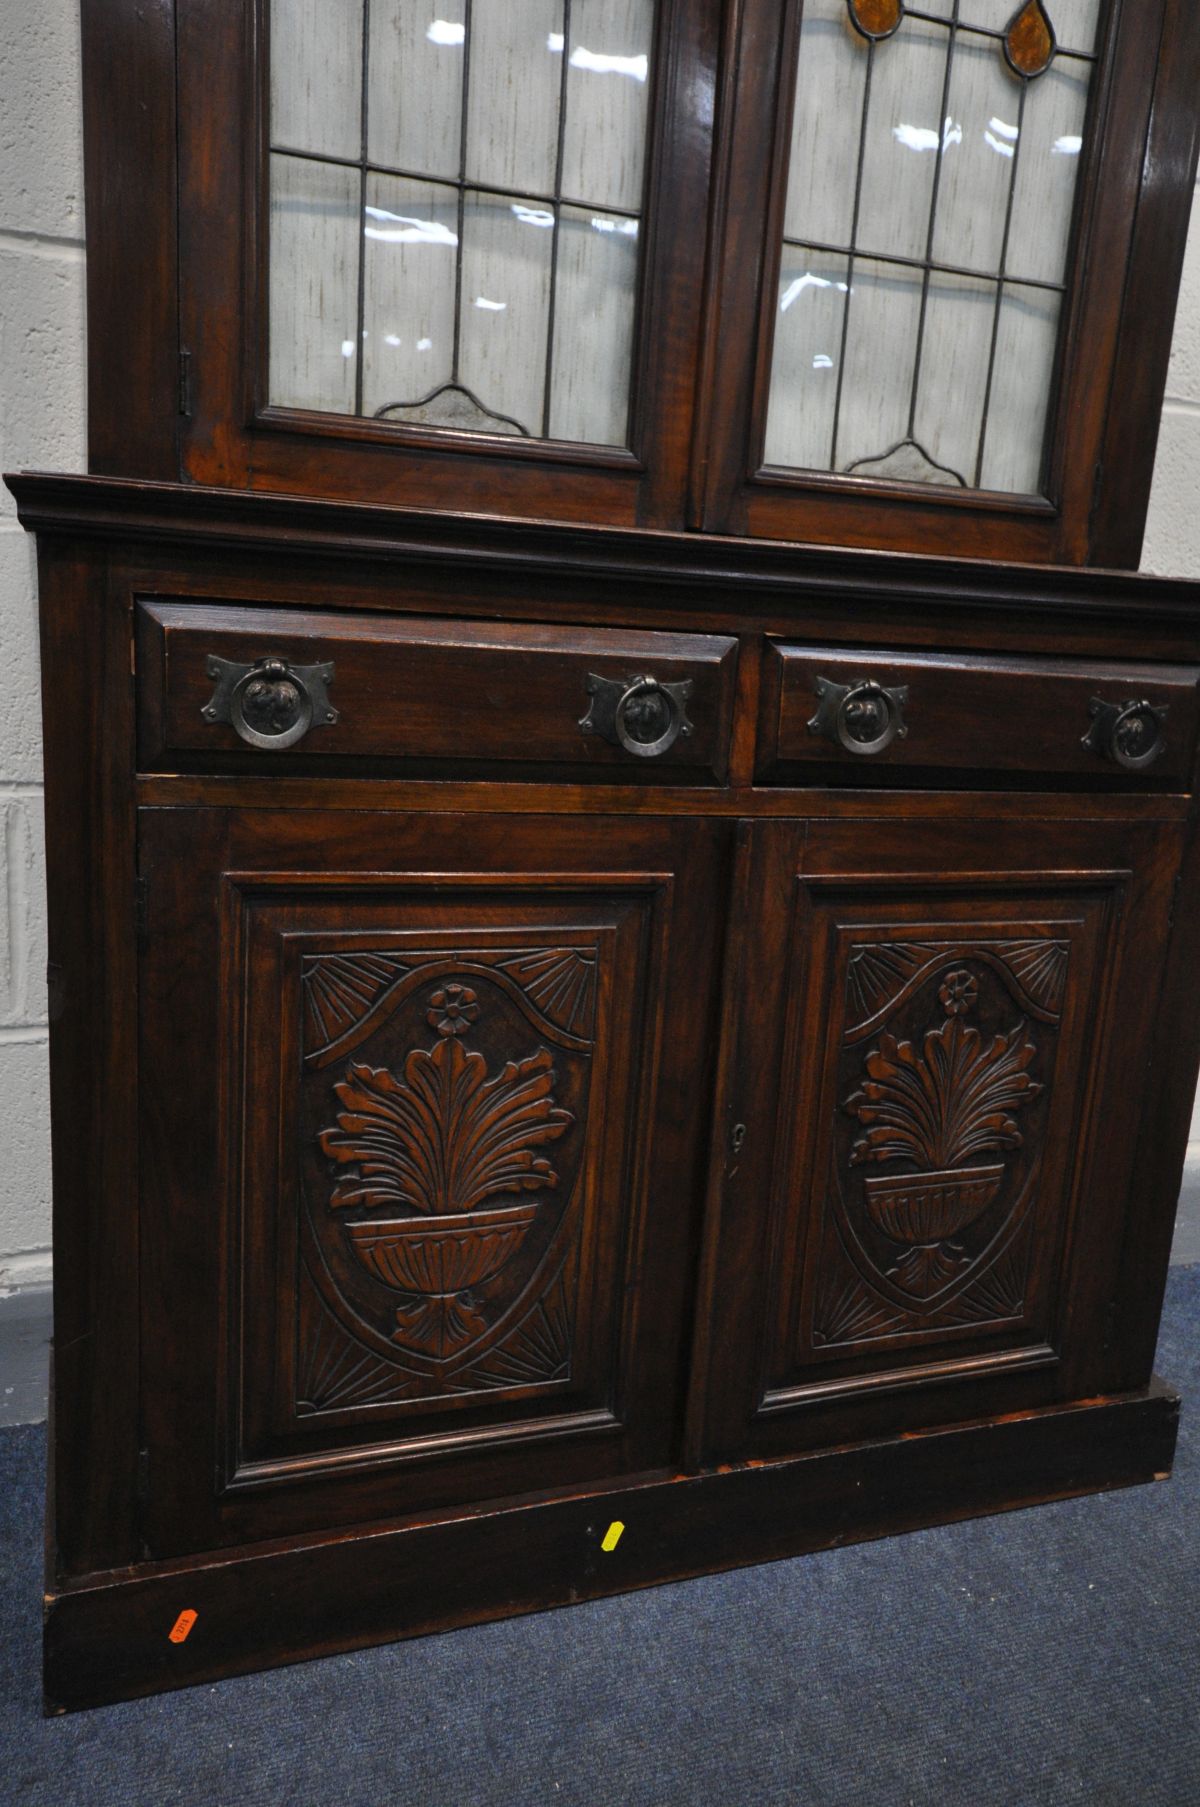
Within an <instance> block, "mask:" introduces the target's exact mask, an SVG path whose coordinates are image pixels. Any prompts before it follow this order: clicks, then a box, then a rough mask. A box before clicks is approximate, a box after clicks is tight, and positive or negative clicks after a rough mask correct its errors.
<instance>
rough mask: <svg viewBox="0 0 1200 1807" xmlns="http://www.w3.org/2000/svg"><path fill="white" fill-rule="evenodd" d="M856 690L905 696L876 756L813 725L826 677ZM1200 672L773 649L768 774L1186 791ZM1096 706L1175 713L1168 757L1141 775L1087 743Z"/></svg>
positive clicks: (765, 737)
mask: <svg viewBox="0 0 1200 1807" xmlns="http://www.w3.org/2000/svg"><path fill="white" fill-rule="evenodd" d="M819 678H821V679H825V680H827V681H828V682H830V683H833V684H837V685H840V686H848V687H851V688H853V687H854V686H857V685H862V684H866V683H870V682H875V683H877V684H879V685H881V686H883V687H885V688H886V689H888V690H900V689H903V690H906V691H907V693H908V694H907V698H906V700H905V702H904V704H903V715H904V721H905V726H906V730H907V732H906V733H905V735H904V736H903V737H901V736H899V735H898V736H897V738H896V739H895V740H893V741H892V742H891V744H890V745H889V746H887V747H884V748H883V749H882V750H881V751H880V752H878V753H867V754H856V753H851V752H849V751H847V750H846V749H845V748H844V747H843V746H841V745H839V744H838V743H837V742H835V741H834V742H831V741H830V740H829V739H828V738H826V737H825V736H824V735H823V734H821V733H818V732H814V731H813V730H811V729H810V727H809V723H810V722H811V721H813V720H815V719H816V716H817V709H818V701H819V699H818V694H817V689H816V684H817V680H818V679H819ZM1198 678H1200V671H1198V670H1197V668H1196V667H1191V668H1190V669H1189V668H1188V667H1186V666H1184V667H1180V666H1170V665H1157V666H1153V665H1122V664H1116V663H1105V662H1103V661H1100V660H1074V661H1068V660H1064V659H1042V660H1033V659H1005V660H991V659H987V658H984V657H975V658H969V657H965V656H963V655H956V656H951V655H949V654H938V653H926V654H923V655H921V656H920V657H918V658H903V659H898V658H897V657H896V656H895V654H894V653H892V652H889V651H886V650H884V651H881V652H876V653H872V652H866V651H863V650H861V649H858V648H856V649H855V650H854V651H848V650H847V649H846V648H845V647H797V646H786V645H778V644H771V645H769V646H768V649H767V656H766V682H765V683H764V686H763V719H762V753H761V764H760V767H759V774H758V775H759V777H760V778H771V777H776V778H777V777H779V776H781V775H782V774H784V773H786V772H791V774H792V776H793V777H795V776H796V775H798V771H802V770H803V769H804V768H806V767H809V768H811V767H812V766H813V765H821V766H828V765H830V764H831V763H832V764H833V765H835V766H837V767H839V768H842V770H843V772H844V773H846V774H847V775H848V774H849V773H852V774H853V775H854V777H855V778H856V779H862V780H864V781H865V782H868V783H869V782H874V781H877V779H878V775H879V773H880V771H881V770H889V771H896V772H897V773H904V774H906V775H907V777H908V778H909V779H910V780H911V778H912V777H913V776H914V775H915V774H917V773H919V772H921V771H925V772H927V773H933V772H953V773H959V772H975V773H980V774H986V773H988V772H1003V773H1005V774H1006V775H1007V774H1016V773H1022V772H1024V773H1045V774H1046V775H1047V777H1051V776H1053V777H1062V778H1075V779H1080V778H1083V779H1086V778H1092V779H1096V780H1103V779H1105V778H1107V779H1109V780H1112V779H1117V778H1129V777H1131V776H1132V777H1135V778H1136V779H1137V781H1138V782H1140V783H1143V784H1149V785H1153V786H1155V787H1156V788H1163V789H1170V788H1173V787H1176V786H1179V785H1186V784H1187V782H1188V775H1189V773H1190V772H1191V769H1192V762H1193V760H1194V759H1195V755H1196V722H1197V713H1198V708H1200V698H1198V697H1197V691H1196V685H1197V679H1198ZM1093 699H1100V700H1102V701H1104V702H1105V703H1111V704H1113V705H1119V706H1124V705H1126V704H1128V703H1130V702H1141V701H1149V702H1151V703H1152V704H1153V705H1154V706H1155V707H1156V708H1163V709H1165V710H1166V717H1165V720H1164V721H1163V723H1162V728H1161V735H1162V742H1161V744H1162V752H1161V753H1160V754H1159V756H1158V757H1157V758H1156V759H1155V760H1154V762H1153V764H1151V765H1150V766H1148V767H1147V768H1146V769H1145V770H1144V771H1143V772H1140V773H1137V774H1131V773H1129V772H1128V771H1126V770H1125V769H1124V768H1122V767H1121V766H1120V765H1118V764H1117V762H1116V761H1115V760H1114V759H1112V758H1111V757H1106V756H1105V755H1104V754H1103V753H1101V752H1100V751H1098V750H1096V749H1095V748H1093V747H1091V746H1088V745H1086V744H1085V742H1086V740H1087V737H1088V735H1089V733H1090V731H1091V729H1092V727H1093V725H1094V717H1093V716H1092V714H1091V713H1090V707H1089V706H1090V704H1091V703H1092V701H1093Z"/></svg>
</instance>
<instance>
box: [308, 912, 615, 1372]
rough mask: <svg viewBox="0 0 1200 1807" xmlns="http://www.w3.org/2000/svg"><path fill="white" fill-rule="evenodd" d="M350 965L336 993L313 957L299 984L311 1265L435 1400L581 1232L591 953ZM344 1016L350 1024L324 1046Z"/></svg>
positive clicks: (342, 1307)
mask: <svg viewBox="0 0 1200 1807" xmlns="http://www.w3.org/2000/svg"><path fill="white" fill-rule="evenodd" d="M356 958H358V959H362V960H365V961H366V962H367V963H368V964H367V966H366V967H363V968H361V969H355V968H354V967H353V965H352V962H351V961H350V960H348V959H347V957H345V956H336V957H333V959H334V960H335V962H336V966H335V969H334V972H333V975H332V977H333V978H334V979H335V980H336V986H337V990H336V996H334V997H331V994H330V992H329V982H330V979H331V974H330V971H329V969H328V967H327V968H326V969H325V970H322V967H321V962H320V957H319V956H318V957H313V958H311V959H310V960H309V961H308V962H307V963H306V968H305V972H304V980H305V985H306V990H307V992H308V995H309V998H310V1000H311V999H312V998H313V997H314V996H317V997H319V998H320V1000H321V1003H322V1010H321V1012H320V1013H319V1014H321V1017H322V1025H323V1027H322V1029H321V1030H320V1031H319V1032H314V1033H313V1035H312V1038H311V1039H312V1041H313V1044H314V1045H313V1046H312V1047H311V1048H310V1049H309V1050H308V1052H307V1055H306V1061H305V1075H304V1079H303V1089H304V1107H303V1109H304V1125H305V1129H304V1136H303V1140H304V1143H305V1147H306V1151H307V1167H306V1184H305V1209H304V1223H303V1234H304V1238H305V1241H306V1243H307V1244H308V1256H307V1259H308V1265H309V1267H310V1271H311V1272H312V1275H313V1278H314V1280H315V1282H316V1284H317V1286H318V1288H319V1289H320V1291H321V1292H322V1294H323V1296H324V1297H325V1300H326V1303H327V1304H328V1305H329V1306H330V1307H331V1308H332V1309H333V1311H334V1312H335V1314H336V1315H337V1316H338V1317H339V1318H340V1319H341V1321H342V1322H343V1323H344V1324H345V1325H346V1327H347V1328H348V1329H349V1330H351V1332H352V1334H353V1335H354V1336H356V1337H357V1338H358V1339H359V1340H360V1341H361V1340H368V1341H369V1343H370V1344H371V1345H372V1346H373V1347H374V1348H375V1349H376V1350H382V1349H385V1348H390V1349H391V1351H392V1352H393V1354H394V1356H395V1358H396V1359H397V1360H398V1361H400V1362H401V1363H402V1364H403V1366H404V1367H405V1369H407V1370H408V1372H409V1373H410V1374H414V1375H417V1376H424V1378H425V1380H426V1382H427V1389H426V1388H423V1389H421V1390H423V1391H424V1390H428V1391H429V1392H430V1393H436V1392H439V1391H441V1390H443V1388H444V1387H445V1386H446V1384H448V1382H449V1381H450V1379H451V1377H452V1376H453V1374H454V1372H455V1370H456V1369H458V1368H460V1367H461V1366H462V1364H464V1363H465V1362H467V1361H475V1360H477V1358H478V1357H479V1355H480V1354H481V1352H482V1351H483V1350H484V1349H485V1348H490V1347H492V1346H493V1345H494V1344H495V1342H496V1341H497V1339H499V1338H500V1337H502V1336H503V1334H504V1331H505V1328H506V1326H508V1325H509V1324H510V1322H511V1320H512V1318H513V1315H514V1313H518V1312H519V1313H526V1312H527V1311H528V1308H529V1305H530V1303H531V1301H532V1300H533V1299H534V1298H535V1297H536V1295H537V1292H538V1289H539V1287H540V1286H549V1285H550V1284H551V1283H552V1282H553V1281H554V1280H555V1278H556V1276H559V1275H560V1274H561V1271H562V1267H563V1258H564V1254H565V1253H566V1252H567V1250H568V1248H569V1246H570V1244H571V1242H572V1239H573V1238H574V1236H575V1235H576V1232H577V1225H578V1218H579V1210H578V1204H579V1199H578V1193H579V1190H580V1187H581V1185H582V1183H583V1169H584V1162H583V1151H584V1148H585V1145H586V1137H587V1118H588V1092H589V1086H590V1076H591V1061H592V1046H593V1044H592V1039H591V1038H592V1033H593V1025H592V1015H593V1012H594V1006H595V1000H594V995H593V994H594V984H595V956H594V950H592V952H591V956H590V957H589V951H588V950H586V949H579V948H565V949H549V950H547V949H536V950H531V951H526V952H525V953H524V954H522V953H520V952H519V951H517V952H514V950H512V949H504V950H486V949H485V950H475V951H470V952H456V953H453V954H447V953H444V952H439V953H422V952H419V951H410V950H408V949H405V951H404V953H403V956H402V958H397V959H396V960H395V961H394V963H393V965H392V966H391V967H390V968H387V967H386V966H385V965H383V964H382V962H383V961H384V959H385V957H384V956H381V955H368V956H358V957H356ZM371 962H375V963H376V964H375V965H374V967H373V968H372V967H371V965H370V963H371ZM355 983H359V984H360V995H359V996H358V1000H357V1003H356V1004H355V1003H352V1002H351V1001H350V998H349V994H348V993H347V989H346V988H347V987H349V988H350V993H353V988H354V984H355ZM314 988H315V989H314ZM339 1011H341V1012H342V1014H344V1016H345V1018H346V1020H347V1021H348V1022H349V1024H350V1027H349V1028H348V1029H345V1030H344V1031H343V1032H342V1033H341V1034H336V1033H335V1034H334V1037H333V1039H332V1041H322V1035H323V1034H324V1033H326V1032H327V1031H328V1029H329V1028H330V1026H331V1024H332V1026H333V1027H334V1028H335V1029H336V1028H338V1027H340V1026H341V1015H340V1014H339ZM312 1014H313V1013H312V1012H310V1021H311V1019H312ZM355 1019H357V1020H355ZM571 1310H572V1312H573V1301H571ZM559 1315H560V1316H561V1313H560V1314H559ZM564 1331H565V1342H566V1345H567V1347H566V1349H564V1352H563V1353H564V1359H565V1357H566V1356H567V1355H568V1354H569V1341H570V1334H569V1325H567V1326H564ZM364 1333H365V1337H364Z"/></svg>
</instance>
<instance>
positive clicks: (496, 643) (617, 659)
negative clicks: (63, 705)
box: [138, 602, 737, 782]
mask: <svg viewBox="0 0 1200 1807" xmlns="http://www.w3.org/2000/svg"><path fill="white" fill-rule="evenodd" d="M210 654H215V655H216V656H217V657H219V658H222V659H226V660H229V661H231V662H234V663H238V664H246V665H250V664H254V663H255V662H256V661H257V660H259V659H262V658H267V657H271V658H279V659H284V660H289V661H291V662H293V663H295V664H297V665H301V666H303V665H315V664H320V663H324V662H326V661H332V662H333V663H334V665H335V666H336V676H335V678H334V681H333V683H332V685H331V686H330V692H329V699H330V702H331V703H332V704H334V705H335V707H336V709H337V711H338V720H337V722H336V723H334V724H332V725H331V726H324V725H320V724H314V726H313V727H312V728H311V729H310V730H309V732H308V734H307V735H306V736H305V738H304V740H303V741H301V742H300V743H298V744H297V745H296V747H294V748H293V749H290V750H289V751H288V752H286V753H279V752H277V751H274V750H272V749H270V748H267V749H260V748H251V747H248V746H247V745H246V744H245V742H243V741H242V740H240V739H239V738H238V735H237V734H236V732H235V730H234V729H233V728H232V726H230V725H229V724H228V723H225V724H221V723H209V722H208V721H206V720H205V718H204V714H203V711H204V707H205V705H206V704H207V703H208V702H209V701H210V699H211V697H212V695H213V689H214V685H213V679H212V678H211V677H210V676H209V675H208V670H207V665H206V661H207V659H208V657H209V655H210ZM736 655H737V641H736V640H733V639H731V638H729V637H728V636H724V637H718V636H716V635H708V636H705V635H701V634H654V633H643V634H635V633H627V632H623V631H621V632H619V631H616V630H610V629H605V628H592V629H590V630H582V629H579V628H569V627H568V628H554V627H539V626H526V625H517V624H509V625H496V626H493V625H492V624H491V623H480V624H478V625H477V626H474V627H469V628H468V627H464V625H463V624H462V623H461V622H454V621H445V620H442V621H430V620H424V619H411V618H410V619H404V618H396V617H381V616H379V615H374V616H370V615H361V616H353V615H349V616H348V615H333V614H329V615H322V614H317V613H314V612H313V611H312V610H307V611H301V610H296V609H292V610H282V609H271V610H266V609H238V608H229V607H226V606H224V605H222V606H220V607H212V608H204V607H200V608H197V607H196V606H194V605H193V604H189V603H159V602H144V603H142V604H141V606H140V608H139V610H138V671H139V682H138V694H139V709H140V715H139V733H140V741H139V759H140V763H141V764H142V766H143V767H144V768H146V769H148V770H154V769H155V768H158V769H163V768H164V767H165V768H167V769H170V768H171V767H172V766H174V765H177V764H178V763H179V760H180V758H181V756H182V758H183V759H184V761H187V762H189V763H191V764H193V765H194V764H196V763H198V762H199V763H201V764H207V765H209V766H211V764H212V762H213V759H214V757H217V758H220V757H221V756H226V757H232V758H233V759H234V760H235V761H236V762H237V763H238V764H240V765H243V766H245V767H247V768H249V769H258V768H261V767H262V766H264V765H267V766H269V767H270V768H271V769H275V768H277V767H279V766H281V765H282V766H283V768H284V769H287V768H288V766H292V767H295V766H296V765H297V764H299V765H302V766H303V765H305V764H307V765H309V766H311V767H312V768H313V769H319V768H320V767H322V766H323V765H324V764H325V762H326V761H327V760H333V761H341V762H343V763H344V762H347V761H352V760H353V761H361V760H362V759H364V758H368V759H370V760H372V762H374V763H376V764H377V763H378V762H379V761H381V760H382V761H386V760H392V761H396V760H404V761H406V762H412V761H422V762H426V763H432V764H434V765H436V766H437V767H439V768H446V767H448V768H450V769H451V770H454V769H459V770H461V769H462V767H463V766H464V765H468V766H469V765H471V764H475V765H480V766H483V767H484V769H485V771H486V773H487V775H489V776H491V775H494V773H495V770H496V767H497V765H499V767H500V769H501V770H503V769H505V768H507V767H512V766H514V765H516V766H528V767H534V768H536V767H537V766H539V765H543V764H544V765H547V766H550V767H552V768H553V769H554V770H555V772H556V773H557V772H562V771H563V770H570V769H571V768H572V767H576V768H579V770H580V772H581V774H586V775H590V776H596V777H599V776H609V777H612V776H616V775H618V774H619V775H621V776H629V777H630V778H634V779H636V778H639V777H645V778H648V779H653V778H654V776H655V774H656V773H658V772H660V771H661V770H662V769H664V768H665V769H666V770H668V771H672V772H673V775H686V776H697V775H698V776H704V777H707V778H709V779H710V780H713V781H717V782H719V781H720V780H721V779H722V778H723V777H724V774H725V768H726V765H727V763H728V744H729V734H730V723H731V717H732V713H733V687H734V680H735V671H736V664H737V656H736ZM592 673H596V674H598V675H600V676H604V677H607V678H611V679H616V680H620V681H622V682H628V681H630V680H632V679H634V678H636V677H638V676H641V675H650V676H653V677H655V678H657V679H658V680H659V681H660V682H662V683H664V684H677V683H681V682H684V683H689V684H690V685H691V686H692V691H691V695H690V696H689V698H688V700H687V713H688V718H689V722H690V724H691V726H690V732H689V733H687V734H686V735H683V734H681V735H680V737H679V739H677V740H676V741H675V743H674V745H673V746H671V747H669V748H668V749H667V750H666V751H665V752H663V753H661V754H658V755H656V756H655V757H654V758H652V759H648V758H643V757H641V756H640V755H636V754H631V753H629V752H628V751H627V750H626V749H625V748H624V747H621V746H618V745H614V744H613V743H612V742H611V741H609V740H606V739H604V738H603V737H602V736H600V735H599V734H596V733H592V732H586V733H585V732H584V731H583V729H582V728H581V725H580V724H581V722H582V720H583V718H584V717H585V716H586V715H587V713H588V710H589V706H590V697H589V694H588V690H587V679H588V677H589V675H591V674H592Z"/></svg>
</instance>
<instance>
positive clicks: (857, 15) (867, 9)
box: [846, 0, 904, 43]
mask: <svg viewBox="0 0 1200 1807" xmlns="http://www.w3.org/2000/svg"><path fill="white" fill-rule="evenodd" d="M846 4H847V6H848V7H849V9H850V23H851V24H852V25H853V26H854V28H855V30H856V31H860V32H861V33H862V35H863V37H864V38H870V39H871V40H872V42H873V43H874V42H878V40H879V39H880V38H890V37H891V35H892V33H893V32H894V31H899V29H900V23H901V20H902V19H903V18H904V0H846Z"/></svg>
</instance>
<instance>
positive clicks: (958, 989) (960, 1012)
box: [938, 972, 979, 1016]
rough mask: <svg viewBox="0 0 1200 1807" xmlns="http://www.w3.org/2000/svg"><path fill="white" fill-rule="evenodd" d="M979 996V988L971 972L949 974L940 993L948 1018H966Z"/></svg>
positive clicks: (939, 996)
mask: <svg viewBox="0 0 1200 1807" xmlns="http://www.w3.org/2000/svg"><path fill="white" fill-rule="evenodd" d="M978 996H979V987H978V985H976V983H975V981H974V979H973V978H972V977H971V975H970V973H969V972H956V973H947V974H946V978H945V980H944V982H943V984H942V986H941V989H940V990H939V992H938V998H939V1000H940V1002H941V1006H942V1009H943V1010H944V1011H945V1012H946V1014H947V1016H965V1015H966V1013H967V1011H968V1010H969V1009H970V1008H971V1006H972V1004H974V1003H975V1001H976V999H977V998H978Z"/></svg>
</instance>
